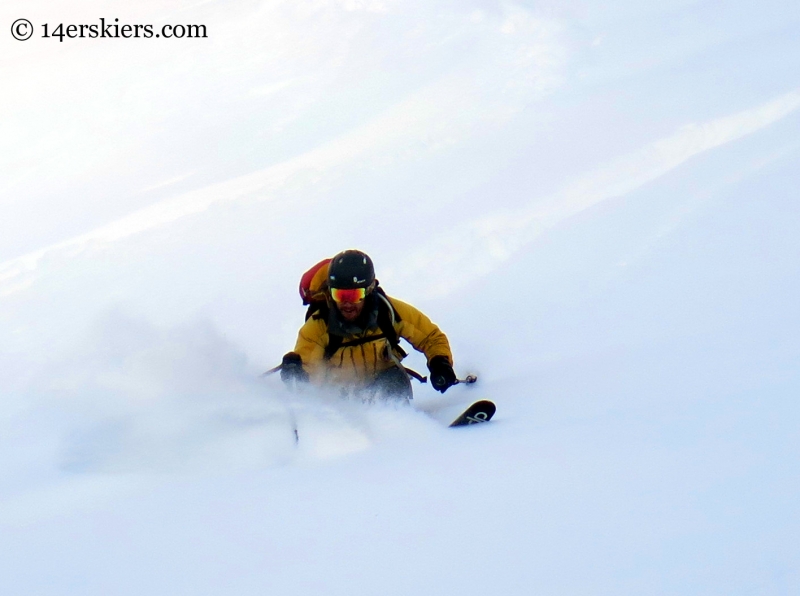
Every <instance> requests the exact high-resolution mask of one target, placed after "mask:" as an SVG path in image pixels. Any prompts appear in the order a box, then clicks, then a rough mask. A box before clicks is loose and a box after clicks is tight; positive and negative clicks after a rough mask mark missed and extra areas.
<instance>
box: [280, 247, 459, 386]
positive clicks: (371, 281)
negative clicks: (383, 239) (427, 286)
mask: <svg viewBox="0 0 800 596" xmlns="http://www.w3.org/2000/svg"><path fill="white" fill-rule="evenodd" d="M322 290H323V292H324V297H325V299H324V301H322V302H319V303H316V304H314V305H312V308H311V309H310V310H309V315H307V320H306V323H305V325H303V327H302V328H301V329H300V332H299V334H298V337H297V343H296V344H295V348H294V351H293V352H289V353H288V354H286V355H285V356H284V357H283V362H282V364H281V379H282V380H283V381H284V382H285V383H287V384H291V383H296V382H306V381H310V382H312V383H315V384H320V385H322V384H332V385H336V386H340V387H344V388H348V389H350V390H351V391H353V393H354V394H355V395H360V396H362V397H363V398H366V399H372V398H374V397H375V396H376V395H380V396H383V397H384V398H396V399H400V400H405V401H408V400H410V399H411V398H412V390H411V381H410V378H409V373H408V372H407V369H405V368H404V367H403V365H402V364H401V360H402V359H403V358H404V357H405V356H406V353H405V352H404V351H403V349H402V348H401V347H400V345H399V338H401V337H402V338H405V339H406V340H408V342H409V343H410V344H411V345H412V346H413V347H414V348H415V349H416V350H418V351H419V352H422V353H423V354H425V356H426V358H427V360H428V369H429V370H430V382H431V385H433V388H434V389H436V390H437V391H440V392H442V393H444V392H445V391H447V389H448V388H449V387H451V386H452V385H454V384H455V383H456V375H455V372H454V371H453V356H452V353H451V352H450V344H449V343H448V341H447V337H446V336H445V334H444V333H442V332H441V331H440V330H439V328H438V327H437V326H436V325H434V324H433V323H432V322H431V320H430V319H429V318H428V317H426V316H425V315H424V314H422V313H421V312H420V311H419V310H417V309H416V308H414V307H413V306H411V305H410V304H406V303H405V302H402V301H400V300H397V299H396V298H390V297H388V296H387V295H386V294H385V293H384V291H383V289H382V288H381V287H380V286H379V284H378V280H376V279H375V270H374V267H373V264H372V260H371V259H370V258H369V256H367V255H366V254H364V253H363V252H361V251H358V250H346V251H344V252H341V253H339V254H337V255H336V256H335V257H333V259H331V261H330V263H329V265H328V276H327V284H323V288H322Z"/></svg>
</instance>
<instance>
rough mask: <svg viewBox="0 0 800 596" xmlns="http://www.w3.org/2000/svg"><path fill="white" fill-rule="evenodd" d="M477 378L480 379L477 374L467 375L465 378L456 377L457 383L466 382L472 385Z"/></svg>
mask: <svg viewBox="0 0 800 596" xmlns="http://www.w3.org/2000/svg"><path fill="white" fill-rule="evenodd" d="M477 380H478V377H477V376H476V375H467V376H466V377H464V378H463V379H456V385H458V384H459V383H461V384H464V385H472V384H473V383H474V382H476V381H477Z"/></svg>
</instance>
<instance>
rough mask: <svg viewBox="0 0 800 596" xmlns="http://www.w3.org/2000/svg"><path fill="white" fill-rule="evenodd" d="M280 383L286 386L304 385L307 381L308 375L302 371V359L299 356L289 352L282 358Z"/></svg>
mask: <svg viewBox="0 0 800 596" xmlns="http://www.w3.org/2000/svg"><path fill="white" fill-rule="evenodd" d="M281 381H283V382H284V383H286V384H287V385H288V384H290V383H292V382H296V383H305V382H306V381H308V373H307V372H306V371H304V370H303V359H302V358H300V354H298V353H296V352H289V353H288V354H286V355H285V356H284V357H283V362H282V363H281Z"/></svg>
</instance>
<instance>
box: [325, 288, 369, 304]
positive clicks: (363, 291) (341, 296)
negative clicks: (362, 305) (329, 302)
mask: <svg viewBox="0 0 800 596" xmlns="http://www.w3.org/2000/svg"><path fill="white" fill-rule="evenodd" d="M366 296H367V288H331V298H333V301H334V302H361V301H362V300H363V299H364V298H366Z"/></svg>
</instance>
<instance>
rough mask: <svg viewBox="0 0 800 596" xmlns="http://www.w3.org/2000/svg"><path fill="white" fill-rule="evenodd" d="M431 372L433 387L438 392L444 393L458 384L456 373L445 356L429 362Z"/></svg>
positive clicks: (434, 358)
mask: <svg viewBox="0 0 800 596" xmlns="http://www.w3.org/2000/svg"><path fill="white" fill-rule="evenodd" d="M428 370H429V371H431V385H432V386H433V388H434V389H436V391H440V392H442V393H444V392H445V391H447V389H448V388H449V387H452V386H453V385H455V384H456V373H455V372H454V371H453V367H452V366H451V365H450V362H448V360H447V357H445V356H434V357H433V358H431V361H430V362H428Z"/></svg>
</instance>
